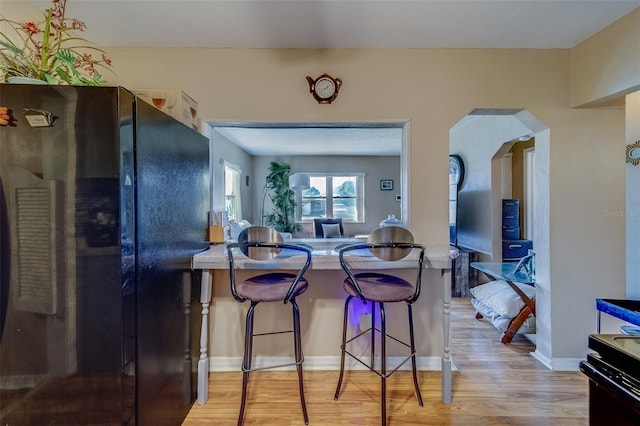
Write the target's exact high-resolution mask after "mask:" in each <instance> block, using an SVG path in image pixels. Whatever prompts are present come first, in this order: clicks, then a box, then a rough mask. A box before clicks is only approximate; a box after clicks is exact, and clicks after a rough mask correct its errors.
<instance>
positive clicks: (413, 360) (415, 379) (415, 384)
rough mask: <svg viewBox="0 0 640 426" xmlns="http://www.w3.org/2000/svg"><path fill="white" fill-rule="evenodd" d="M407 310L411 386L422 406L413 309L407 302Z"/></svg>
mask: <svg viewBox="0 0 640 426" xmlns="http://www.w3.org/2000/svg"><path fill="white" fill-rule="evenodd" d="M407 310H408V312H409V340H410V344H411V369H412V370H413V387H414V388H415V390H416V398H418V404H419V405H420V406H421V407H424V404H423V403H422V395H421V394H420V386H418V373H417V370H418V368H417V365H416V344H415V340H414V338H413V309H412V307H411V304H409V303H407Z"/></svg>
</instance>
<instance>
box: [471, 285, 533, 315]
mask: <svg viewBox="0 0 640 426" xmlns="http://www.w3.org/2000/svg"><path fill="white" fill-rule="evenodd" d="M515 285H517V286H518V288H520V290H522V292H523V293H524V294H526V295H527V296H528V297H530V298H531V299H533V298H535V297H536V289H535V288H534V287H533V286H531V285H527V284H520V283H515ZM469 291H470V292H471V294H472V295H473V297H475V298H476V299H478V300H479V301H481V302H482V303H483V304H484V305H485V306H487V307H488V308H489V309H491V310H492V311H494V312H495V313H497V314H498V315H500V316H503V317H507V318H515V316H516V315H518V312H520V309H522V307H523V306H524V302H523V301H522V299H521V298H520V296H519V295H518V293H516V292H515V290H514V289H512V288H511V286H509V284H507V282H506V281H503V280H496V281H491V282H488V283H486V284H481V285H479V286H476V287H473V288H471V289H470V290H469Z"/></svg>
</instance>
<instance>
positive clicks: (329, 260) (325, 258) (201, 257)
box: [191, 238, 458, 270]
mask: <svg viewBox="0 0 640 426" xmlns="http://www.w3.org/2000/svg"><path fill="white" fill-rule="evenodd" d="M342 240H350V239H347V238H341V239H336V240H335V241H334V240H333V239H329V241H331V242H327V239H313V238H305V239H300V240H287V241H286V243H303V244H309V245H311V246H312V247H313V251H312V258H311V269H330V270H338V269H341V267H340V261H339V260H338V252H337V250H336V247H337V246H338V245H341V244H345V243H354V242H351V241H346V242H344V241H342ZM355 242H357V241H355ZM360 242H362V241H360ZM457 253H458V251H457V250H456V249H452V248H450V247H449V246H433V247H427V249H426V251H425V265H426V266H425V267H426V268H436V269H450V268H451V259H453V258H455V257H456V255H457ZM415 255H416V256H417V254H415ZM415 259H416V258H411V257H408V258H406V259H402V260H397V261H391V262H389V261H383V260H380V259H378V258H376V257H373V256H371V255H367V254H366V253H363V254H362V256H357V257H356V258H354V257H350V258H349V263H350V264H351V265H353V266H354V269H402V268H407V267H409V268H411V267H414V266H413V265H414V264H415ZM235 263H236V266H237V267H238V268H239V269H288V268H287V267H285V268H283V266H288V267H291V268H292V269H295V268H296V267H298V266H299V265H301V263H300V258H295V257H294V258H289V257H288V256H287V255H286V253H282V254H281V256H278V257H277V258H275V259H273V260H269V261H257V260H252V259H248V258H244V257H239V258H238V259H235ZM191 266H192V268H193V269H227V268H228V267H229V260H228V259H227V246H226V244H217V245H212V246H211V247H210V248H209V250H206V251H203V252H201V253H198V254H196V255H195V256H194V257H193V259H192V263H191Z"/></svg>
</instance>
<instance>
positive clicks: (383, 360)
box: [379, 302, 387, 426]
mask: <svg viewBox="0 0 640 426" xmlns="http://www.w3.org/2000/svg"><path fill="white" fill-rule="evenodd" d="M379 305H380V378H381V386H380V399H381V401H380V402H381V410H382V413H381V422H382V423H381V424H382V426H386V424H387V324H386V319H385V315H384V304H383V303H382V302H379Z"/></svg>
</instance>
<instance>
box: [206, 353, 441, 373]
mask: <svg viewBox="0 0 640 426" xmlns="http://www.w3.org/2000/svg"><path fill="white" fill-rule="evenodd" d="M403 359H404V358H403V357H387V368H388V369H393V368H395V366H397V365H398V364H400V362H401V361H402V360H403ZM363 361H364V362H368V361H369V358H368V357H364V358H363ZM291 362H293V357H272V356H267V357H265V356H258V357H255V358H254V360H253V368H264V367H266V366H269V365H281V364H287V363H291ZM441 364H442V358H441V357H436V356H429V357H426V356H424V357H420V356H419V357H417V358H416V365H417V367H418V370H421V371H440V369H441ZM241 365H242V357H210V358H209V371H239V370H240V366H241ZM376 365H380V363H379V362H378V363H376ZM294 368H295V367H294V366H287V367H281V369H282V370H293V369H294ZM304 369H305V370H336V371H337V370H339V369H340V357H339V356H310V357H305V359H304ZM345 369H347V370H367V368H366V367H365V366H364V365H362V364H360V363H359V362H357V361H355V360H354V359H347V360H345ZM410 369H411V362H409V361H407V362H406V363H405V364H404V365H402V366H401V367H400V368H399V370H410Z"/></svg>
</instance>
